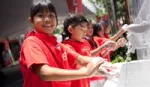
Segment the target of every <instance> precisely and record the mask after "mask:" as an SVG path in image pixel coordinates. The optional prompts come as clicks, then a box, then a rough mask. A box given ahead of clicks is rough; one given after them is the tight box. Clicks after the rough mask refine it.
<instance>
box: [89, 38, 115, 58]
mask: <svg viewBox="0 0 150 87" xmlns="http://www.w3.org/2000/svg"><path fill="white" fill-rule="evenodd" d="M115 48H116V43H115V42H114V41H110V40H109V41H107V42H105V43H104V44H103V45H101V46H100V47H98V48H96V49H94V50H92V51H91V52H90V54H91V55H92V56H96V55H97V54H98V53H100V52H102V51H103V53H102V55H103V56H105V55H106V54H107V53H108V51H107V50H106V49H109V51H110V50H114V49H115ZM103 56H102V57H103Z"/></svg>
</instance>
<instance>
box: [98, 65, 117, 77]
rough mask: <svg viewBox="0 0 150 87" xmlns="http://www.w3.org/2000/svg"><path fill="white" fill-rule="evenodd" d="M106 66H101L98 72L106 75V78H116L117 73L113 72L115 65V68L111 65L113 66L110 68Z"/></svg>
mask: <svg viewBox="0 0 150 87" xmlns="http://www.w3.org/2000/svg"><path fill="white" fill-rule="evenodd" d="M108 67H109V68H108ZM108 67H107V68H106V67H103V66H101V67H100V68H99V72H101V73H103V75H104V76H106V77H108V78H113V77H115V78H118V77H119V73H118V72H115V69H117V68H116V67H115V69H114V67H113V66H112V67H113V68H110V66H108Z"/></svg>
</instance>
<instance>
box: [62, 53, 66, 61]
mask: <svg viewBox="0 0 150 87" xmlns="http://www.w3.org/2000/svg"><path fill="white" fill-rule="evenodd" d="M62 59H63V60H67V53H66V52H64V53H63V54H62Z"/></svg>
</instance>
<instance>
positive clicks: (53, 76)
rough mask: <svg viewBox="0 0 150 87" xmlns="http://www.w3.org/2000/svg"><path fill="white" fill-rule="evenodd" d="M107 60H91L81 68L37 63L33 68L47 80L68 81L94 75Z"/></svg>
mask: <svg viewBox="0 0 150 87" xmlns="http://www.w3.org/2000/svg"><path fill="white" fill-rule="evenodd" d="M104 61H105V60H100V59H98V60H96V61H90V62H89V63H88V65H87V67H82V68H80V69H79V70H67V69H60V68H54V67H50V66H49V65H47V64H35V65H33V66H32V69H33V70H34V71H35V72H36V73H37V74H38V75H39V76H40V77H41V78H42V79H43V80H45V81H68V80H77V79H81V78H88V77H91V76H93V75H94V74H95V73H96V71H97V70H98V68H99V66H100V65H102V64H103V63H104Z"/></svg>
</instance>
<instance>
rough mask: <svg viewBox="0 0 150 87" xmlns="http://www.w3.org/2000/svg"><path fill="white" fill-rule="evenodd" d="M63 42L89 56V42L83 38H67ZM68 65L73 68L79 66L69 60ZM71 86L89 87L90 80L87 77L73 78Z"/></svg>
mask: <svg viewBox="0 0 150 87" xmlns="http://www.w3.org/2000/svg"><path fill="white" fill-rule="evenodd" d="M63 43H64V44H66V45H67V46H68V47H70V48H71V49H72V50H74V51H76V52H77V53H79V54H81V55H84V56H90V51H91V47H90V44H89V43H88V42H87V41H86V40H84V39H83V41H82V42H79V41H74V40H72V39H68V40H65V41H63ZM70 66H71V67H73V68H74V69H78V68H79V67H78V65H77V64H76V63H75V62H74V61H72V62H70ZM71 87H90V80H89V79H80V80H74V81H72V82H71Z"/></svg>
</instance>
